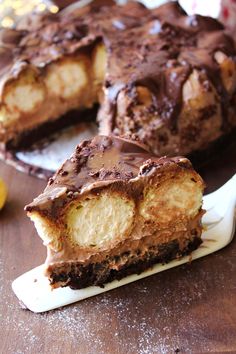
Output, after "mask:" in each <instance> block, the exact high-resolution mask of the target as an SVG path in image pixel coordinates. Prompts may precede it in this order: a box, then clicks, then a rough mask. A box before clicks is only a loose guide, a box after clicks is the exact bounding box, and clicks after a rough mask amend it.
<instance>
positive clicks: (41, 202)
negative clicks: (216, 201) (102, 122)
mask: <svg viewBox="0 0 236 354" xmlns="http://www.w3.org/2000/svg"><path fill="white" fill-rule="evenodd" d="M203 188H204V184H203V181H202V179H201V177H200V176H199V175H198V174H197V173H196V172H195V171H194V170H193V167H192V165H191V163H190V162H189V161H188V160H187V159H186V158H184V157H174V158H165V157H162V158H158V157H156V156H154V155H153V154H151V153H150V152H149V151H148V150H147V149H146V148H145V147H144V146H143V145H140V144H139V143H138V142H134V141H130V140H127V139H122V138H119V137H108V136H96V137H95V138H94V139H93V140H91V141H84V142H83V143H81V144H80V145H78V147H77V149H76V151H75V153H74V154H73V155H72V157H71V158H70V159H68V160H67V161H66V162H65V163H64V164H63V166H62V167H61V168H60V169H59V170H58V171H57V173H56V174H55V175H54V177H52V178H51V179H50V180H49V183H48V185H47V187H46V189H45V190H44V192H43V193H42V194H41V195H39V196H38V197H37V198H36V199H35V200H34V201H33V202H32V203H31V204H29V205H28V206H27V207H26V211H27V213H28V216H29V217H30V218H31V220H32V221H33V222H34V224H35V227H36V229H37V231H38V234H39V236H40V237H41V238H42V239H43V241H44V244H45V245H46V246H47V251H48V256H47V260H46V263H45V273H46V275H47V276H48V278H49V280H50V284H51V286H52V287H53V288H57V287H60V286H63V287H64V286H70V287H71V288H73V289H79V288H84V287H87V286H90V285H99V286H102V285H103V284H105V283H107V282H110V281H112V280H114V279H121V278H122V277H124V276H126V275H129V274H137V273H141V272H142V271H144V270H145V269H148V268H149V267H150V266H152V265H153V264H155V263H159V262H161V263H166V262H169V261H171V260H172V259H175V258H179V257H181V256H183V255H186V254H189V253H190V252H191V251H193V250H195V249H196V248H197V247H198V246H199V245H200V244H201V242H202V241H201V233H202V225H201V217H202V215H203V210H202V193H203Z"/></svg>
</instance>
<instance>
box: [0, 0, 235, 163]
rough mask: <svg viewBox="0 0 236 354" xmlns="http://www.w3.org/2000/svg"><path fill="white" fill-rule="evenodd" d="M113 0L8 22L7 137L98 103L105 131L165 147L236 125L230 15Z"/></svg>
mask: <svg viewBox="0 0 236 354" xmlns="http://www.w3.org/2000/svg"><path fill="white" fill-rule="evenodd" d="M95 3H96V2H95ZM108 3H109V4H110V5H111V6H100V7H96V6H95V5H94V4H93V3H92V5H89V6H86V7H84V8H82V9H78V10H74V9H73V11H69V10H68V9H66V10H63V11H61V12H60V13H58V14H54V15H52V14H46V15H45V14H44V15H41V16H37V18H36V19H35V18H34V21H32V19H31V18H28V20H24V21H22V22H21V23H20V24H19V25H18V28H17V29H16V30H6V29H4V30H1V32H0V42H1V47H0V52H1V56H0V91H1V95H0V141H1V142H2V145H4V146H6V145H7V147H8V148H10V147H11V148H14V147H16V146H17V145H19V143H20V142H21V141H22V139H25V137H26V136H28V135H29V133H31V132H32V131H33V132H34V136H36V135H37V131H38V129H39V127H40V126H42V125H44V124H48V123H49V122H50V123H52V124H53V123H55V126H56V125H57V124H58V121H59V119H66V118H65V116H64V114H65V113H67V112H69V111H71V110H78V111H83V110H87V109H90V108H91V107H92V106H93V105H94V104H97V103H99V104H100V111H99V113H98V123H99V129H100V133H101V134H105V135H107V134H110V133H112V134H115V135H120V136H129V137H134V138H138V139H139V140H141V141H142V142H144V143H145V144H147V145H148V146H149V148H150V149H151V150H152V151H153V153H155V154H157V155H159V156H160V155H163V154H168V155H172V156H173V155H176V154H190V153H191V152H193V151H196V150H202V149H206V148H207V147H208V146H209V145H210V144H211V143H212V142H214V141H216V140H217V139H219V138H220V137H221V136H223V135H225V134H227V133H228V132H229V131H231V130H232V129H233V127H234V126H236V118H235V89H236V71H235V54H236V52H235V49H234V44H233V40H232V39H231V37H229V36H228V35H227V34H225V32H224V27H223V25H222V24H220V23H219V22H218V21H217V20H214V19H212V18H208V17H202V16H197V15H196V16H187V15H186V13H185V12H184V11H183V10H182V8H181V7H180V6H179V5H178V4H177V3H176V2H170V3H167V4H165V5H163V6H161V7H159V8H157V9H154V10H148V9H147V8H145V7H144V6H143V5H141V4H138V3H135V2H131V3H129V4H128V5H126V6H118V5H114V4H112V1H108ZM62 116H63V117H64V118H61V117H62ZM78 119H83V118H81V115H80V114H78ZM35 131H36V134H35ZM41 131H43V130H42V129H41Z"/></svg>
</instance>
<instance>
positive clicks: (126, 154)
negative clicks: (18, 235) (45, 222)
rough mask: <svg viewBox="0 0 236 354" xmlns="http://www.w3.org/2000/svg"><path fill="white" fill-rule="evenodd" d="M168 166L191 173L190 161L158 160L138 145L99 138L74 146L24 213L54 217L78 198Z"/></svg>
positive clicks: (163, 158)
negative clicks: (74, 148) (41, 192)
mask: <svg viewBox="0 0 236 354" xmlns="http://www.w3.org/2000/svg"><path fill="white" fill-rule="evenodd" d="M171 164H172V165H176V164H177V165H178V166H181V167H183V168H187V169H192V166H191V163H190V162H189V160H187V159H185V158H183V157H175V158H165V157H162V158H158V157H156V156H154V155H152V154H151V153H150V152H149V151H148V150H147V148H146V147H145V146H144V145H142V144H140V143H138V142H135V141H130V140H127V139H123V138H119V137H115V136H110V137H108V136H101V135H99V136H96V137H95V138H94V139H92V140H91V141H84V142H83V143H81V144H80V145H78V146H77V148H76V151H75V153H74V154H73V155H72V156H71V158H70V159H68V160H67V161H66V162H65V163H64V164H63V165H62V167H61V168H60V169H59V170H58V171H57V173H56V174H55V175H54V177H52V178H50V179H49V182H48V185H47V187H46V189H45V190H44V192H43V194H41V195H40V196H38V197H37V198H36V199H35V200H34V201H33V202H32V203H31V204H29V205H28V206H26V210H27V211H29V212H31V211H33V210H38V211H40V212H42V213H50V215H51V216H52V217H57V213H58V212H60V209H61V207H62V206H64V204H66V203H70V202H71V200H72V199H76V198H78V196H79V195H82V194H84V193H87V192H88V191H91V190H96V189H97V188H100V187H103V186H107V185H109V184H111V183H113V182H120V181H121V182H122V181H129V180H133V179H135V178H138V177H139V176H148V175H149V174H151V173H152V169H153V168H154V169H155V171H156V169H158V168H160V169H162V168H163V166H167V165H171Z"/></svg>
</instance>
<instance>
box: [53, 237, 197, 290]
mask: <svg viewBox="0 0 236 354" xmlns="http://www.w3.org/2000/svg"><path fill="white" fill-rule="evenodd" d="M201 243H202V240H201V238H200V237H199V236H194V237H193V238H192V239H189V240H186V244H185V246H184V247H181V245H180V242H179V240H173V241H171V242H169V243H164V244H159V245H156V246H152V247H151V248H149V249H148V250H147V252H146V253H145V254H144V256H143V257H142V258H140V256H139V251H137V252H136V254H135V255H134V254H132V257H130V258H129V256H130V254H129V252H128V251H127V252H125V253H123V254H121V255H120V256H115V257H111V258H109V259H107V260H105V261H104V262H102V263H90V264H88V265H86V266H83V265H81V263H79V262H70V263H67V264H66V265H65V264H61V265H60V266H57V265H53V266H50V265H49V266H48V268H47V275H48V276H49V281H50V285H51V286H52V288H56V287H58V286H62V287H63V286H69V287H70V288H71V289H82V288H86V287H88V286H92V285H93V286H94V285H95V286H100V287H104V284H106V283H109V282H112V281H113V280H121V279H122V278H124V277H126V276H128V275H130V274H141V273H142V272H143V271H145V270H147V269H148V268H150V267H152V266H153V265H154V264H158V263H162V264H165V263H168V262H170V261H172V260H173V259H176V258H177V259H178V258H181V257H183V256H186V255H188V254H190V253H191V252H192V251H194V250H195V249H197V248H198V247H199V246H200V244H201ZM121 258H122V260H123V261H125V260H126V262H125V263H124V265H122V266H120V267H119V268H118V267H117V268H118V269H115V267H114V266H113V268H111V267H110V265H111V264H115V263H116V262H118V261H120V259H121ZM65 270H67V271H65Z"/></svg>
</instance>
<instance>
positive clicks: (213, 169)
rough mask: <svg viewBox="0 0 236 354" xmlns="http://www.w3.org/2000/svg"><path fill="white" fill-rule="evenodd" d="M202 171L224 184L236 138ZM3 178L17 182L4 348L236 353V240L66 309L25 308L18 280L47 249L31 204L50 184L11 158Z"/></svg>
mask: <svg viewBox="0 0 236 354" xmlns="http://www.w3.org/2000/svg"><path fill="white" fill-rule="evenodd" d="M200 172H201V174H202V176H203V177H204V178H205V180H206V182H207V185H208V191H210V190H213V189H215V188H217V187H219V186H220V185H221V184H223V183H224V182H225V181H226V180H227V179H228V178H230V177H231V176H232V175H233V173H235V172H236V143H234V145H231V146H229V147H228V149H227V150H225V151H223V152H222V153H221V154H217V156H216V158H215V159H214V160H213V161H211V163H208V165H207V166H205V167H204V168H202V169H201V170H200ZM0 176H1V177H2V178H4V180H5V181H6V183H7V185H8V188H9V196H8V201H7V204H6V206H5V208H4V210H3V211H2V212H1V213H0V289H1V297H0V316H1V319H0V352H1V353H4V354H6V353H7V354H8V353H18V354H22V353H27V354H28V353H50V354H51V353H53V354H54V353H63V354H64V353H81V354H94V353H95V354H100V353H106V354H109V353H111V354H116V353H122V354H123V353H130V354H133V353H134V354H136V353H140V354H145V353H148V354H149V353H150V354H151V353H164V354H165V353H174V352H178V351H179V352H180V353H203V352H214V353H215V352H232V353H235V352H236V238H235V239H234V240H233V242H232V243H231V244H230V245H229V246H227V247H226V248H225V249H223V250H221V251H219V252H217V253H215V254H213V255H210V256H207V257H206V258H203V259H200V260H197V261H195V262H193V263H192V264H191V265H184V266H180V267H178V268H175V269H172V270H169V271H166V272H163V273H160V274H157V275H154V276H151V277H149V278H146V279H144V280H141V281H139V282H136V283H133V284H130V285H127V286H124V287H122V288H119V289H116V290H113V291H111V292H109V293H105V294H102V295H99V296H97V297H94V298H91V299H87V300H85V301H83V302H80V303H78V304H74V305H71V306H68V307H66V308H63V309H58V310H55V311H51V312H50V313H47V314H33V313H31V312H29V311H28V310H24V309H22V308H21V307H20V304H19V302H18V300H17V299H16V297H15V296H14V294H13V292H12V290H11V282H12V280H13V279H14V278H16V277H17V276H18V275H20V274H21V273H23V272H25V271H27V270H29V269H31V268H32V267H35V266H37V265H39V264H41V263H42V262H43V261H44V259H45V255H46V251H45V248H44V246H43V245H42V243H41V240H40V239H39V237H38V236H37V235H36V231H35V229H34V227H33V225H32V223H31V222H30V221H29V220H28V218H27V217H26V215H25V212H24V210H23V207H24V205H25V204H27V203H28V202H30V201H31V200H32V198H33V197H35V196H36V195H37V194H38V193H40V192H41V191H42V189H43V188H44V186H45V182H44V181H41V180H38V179H36V178H33V177H29V176H27V175H24V174H22V173H19V172H17V171H15V170H14V169H13V168H11V167H9V166H6V165H5V164H3V163H0ZM222 202H223V201H222ZM26 291H27V289H26Z"/></svg>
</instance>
